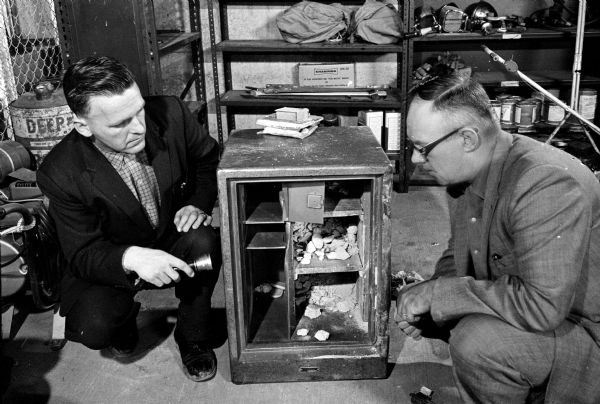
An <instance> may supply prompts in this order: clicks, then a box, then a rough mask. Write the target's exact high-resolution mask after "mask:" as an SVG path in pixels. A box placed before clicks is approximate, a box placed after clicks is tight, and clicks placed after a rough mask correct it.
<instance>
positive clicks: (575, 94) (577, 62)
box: [571, 0, 587, 109]
mask: <svg viewBox="0 0 600 404" xmlns="http://www.w3.org/2000/svg"><path fill="white" fill-rule="evenodd" d="M586 3H587V0H579V14H577V33H576V36H575V55H574V58H573V85H572V86H571V107H573V108H574V109H579V84H580V83H581V60H582V58H583V38H584V36H585V35H584V32H585V10H586Z"/></svg>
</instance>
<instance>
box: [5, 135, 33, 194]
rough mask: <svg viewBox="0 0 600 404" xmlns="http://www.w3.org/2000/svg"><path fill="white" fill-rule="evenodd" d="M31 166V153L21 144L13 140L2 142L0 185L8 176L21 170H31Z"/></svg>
mask: <svg viewBox="0 0 600 404" xmlns="http://www.w3.org/2000/svg"><path fill="white" fill-rule="evenodd" d="M30 164H31V159H30V158H29V152H27V149H25V147H24V146H23V145H22V144H21V143H18V142H14V141H12V140H5V141H2V142H0V183H1V182H2V181H4V179H5V178H6V176H7V175H8V174H10V173H12V172H13V171H16V170H18V169H19V168H29V165H30Z"/></svg>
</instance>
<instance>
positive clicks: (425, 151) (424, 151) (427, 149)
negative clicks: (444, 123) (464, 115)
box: [413, 127, 462, 159]
mask: <svg viewBox="0 0 600 404" xmlns="http://www.w3.org/2000/svg"><path fill="white" fill-rule="evenodd" d="M461 129H462V127H460V128H458V129H454V130H453V131H452V132H450V133H448V134H446V135H444V136H442V137H441V138H439V139H437V140H434V141H433V142H431V143H427V144H426V145H425V146H423V147H420V146H417V145H415V144H413V148H414V149H415V150H416V151H417V153H419V154H420V155H421V156H422V157H423V158H424V159H427V155H428V154H429V153H431V151H432V150H433V149H434V148H435V146H437V145H439V144H440V143H442V142H443V141H444V140H446V139H448V138H449V137H450V136H452V135H454V134H455V133H457V132H458V131H459V130H461Z"/></svg>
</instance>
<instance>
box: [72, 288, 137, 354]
mask: <svg viewBox="0 0 600 404" xmlns="http://www.w3.org/2000/svg"><path fill="white" fill-rule="evenodd" d="M139 307H140V305H139V303H136V302H135V301H134V300H133V294H132V293H130V292H127V291H124V290H121V289H117V288H112V287H108V286H102V285H92V286H90V287H89V288H88V289H86V290H85V292H83V293H82V294H81V296H80V297H79V299H78V300H77V303H76V304H75V305H74V306H73V308H72V309H71V310H70V311H69V312H68V313H67V315H66V319H65V337H66V338H67V339H69V340H71V341H75V342H80V343H82V344H84V345H85V346H87V347H88V348H91V349H102V348H106V347H108V346H111V345H117V346H118V345H120V342H121V341H123V340H127V339H130V338H131V337H132V336H133V335H134V334H135V335H137V326H136V317H137V313H138V311H139Z"/></svg>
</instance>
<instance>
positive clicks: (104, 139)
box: [37, 57, 221, 381]
mask: <svg viewBox="0 0 600 404" xmlns="http://www.w3.org/2000/svg"><path fill="white" fill-rule="evenodd" d="M63 87H64V92H65V97H66V99H67V103H68V104H69V107H70V108H71V110H72V111H73V113H74V115H75V116H74V124H75V129H74V130H73V131H72V132H71V133H69V134H68V135H67V136H66V137H65V138H64V139H63V140H62V141H61V142H60V143H59V144H57V145H56V146H55V147H54V148H53V150H52V151H51V152H50V153H49V154H48V156H47V157H46V158H45V159H44V162H43V163H42V165H41V166H40V168H39V170H38V173H37V180H38V183H39V185H40V188H41V189H42V191H43V192H44V194H45V195H46V196H48V198H49V199H50V208H49V211H50V215H51V217H52V218H53V219H54V221H55V224H56V229H57V232H58V237H59V241H60V245H61V248H62V250H63V252H64V255H65V256H66V259H67V261H68V268H66V270H65V275H64V278H63V280H62V285H61V294H62V297H61V314H62V315H64V316H66V337H67V338H68V339H70V340H72V341H76V342H81V343H82V344H84V345H86V346H87V347H89V348H92V349H103V348H110V349H111V351H112V352H113V353H114V354H115V355H116V356H126V355H129V354H131V353H133V351H134V349H135V346H136V344H137V342H138V330H137V327H136V316H137V313H138V310H139V303H136V302H135V301H134V295H135V293H136V291H137V290H138V289H139V287H138V285H140V284H142V285H143V284H145V285H148V286H155V287H163V286H167V285H168V286H170V285H173V284H174V285H175V295H176V296H177V298H178V299H179V308H178V319H177V326H176V328H175V333H174V337H175V341H176V342H177V345H178V347H179V351H180V353H181V357H182V362H183V369H184V372H185V373H186V375H187V376H188V377H189V378H190V379H192V380H194V381H203V380H208V379H211V378H212V377H213V376H214V375H215V373H216V368H217V362H216V357H215V354H214V352H213V350H212V349H211V347H210V345H209V337H210V330H209V329H208V326H209V324H208V317H209V312H210V299H211V295H212V292H213V289H214V285H215V283H216V279H217V276H218V270H219V268H220V265H221V256H220V255H221V252H220V246H219V239H218V235H217V233H216V232H215V230H214V229H213V228H212V227H211V226H210V224H211V221H212V218H211V216H210V215H211V213H212V209H213V207H214V203H215V201H216V197H217V185H216V167H217V164H218V160H219V148H218V145H217V143H216V142H215V140H214V139H213V138H211V137H210V136H209V135H208V133H207V132H206V130H205V129H204V128H203V127H202V126H201V125H199V124H198V123H197V122H196V121H195V119H194V117H193V115H192V114H191V113H190V112H189V111H188V110H187V108H186V107H185V106H184V104H183V103H182V102H181V101H180V100H179V99H178V98H176V97H161V96H154V97H147V98H143V97H142V95H141V93H140V90H139V88H138V86H137V84H136V83H135V80H134V77H133V75H132V73H131V72H130V71H129V70H128V69H127V67H126V66H125V65H123V64H122V63H120V62H118V61H117V60H115V59H112V58H109V57H89V58H85V59H82V60H80V61H78V62H77V63H75V64H74V65H72V66H71V67H69V69H68V70H67V71H66V73H65V76H64V78H63ZM206 254H209V255H210V257H211V259H212V266H213V268H214V269H213V270H212V271H204V272H198V273H194V271H193V270H192V268H191V267H190V266H189V265H188V264H187V263H189V262H190V261H193V260H194V259H196V258H198V257H200V256H202V255H206Z"/></svg>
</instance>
